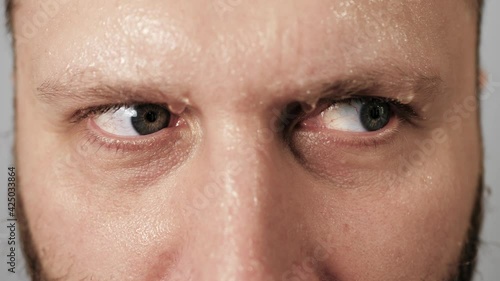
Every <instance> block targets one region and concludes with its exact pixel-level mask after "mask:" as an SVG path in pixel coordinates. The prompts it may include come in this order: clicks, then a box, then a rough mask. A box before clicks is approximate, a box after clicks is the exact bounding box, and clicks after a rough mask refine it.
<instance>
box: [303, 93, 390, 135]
mask: <svg viewBox="0 0 500 281" xmlns="http://www.w3.org/2000/svg"><path fill="white" fill-rule="evenodd" d="M394 103H395V102H392V101H390V100H385V99H381V98H364V97H359V98H349V99H345V100H340V101H333V102H329V104H327V105H324V106H320V107H319V108H318V109H319V110H318V111H316V112H317V113H318V114H314V115H313V117H311V118H309V119H307V120H305V121H304V122H303V123H302V125H303V126H305V127H310V126H311V125H312V126H319V127H321V128H327V129H331V130H337V131H345V132H356V133H360V132H375V131H379V130H382V129H384V128H385V127H386V126H387V125H388V124H389V123H390V121H391V120H392V119H393V118H394V117H395V110H394V107H395V106H396V104H394ZM326 106H328V107H326ZM325 108H326V109H325ZM319 111H320V112H319ZM311 119H312V120H311Z"/></svg>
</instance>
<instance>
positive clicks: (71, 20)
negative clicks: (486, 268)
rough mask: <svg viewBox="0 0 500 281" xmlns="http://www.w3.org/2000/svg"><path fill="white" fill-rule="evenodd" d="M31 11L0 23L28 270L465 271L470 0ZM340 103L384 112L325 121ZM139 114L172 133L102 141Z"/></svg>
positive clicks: (470, 200) (375, 275) (273, 274)
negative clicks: (390, 111) (362, 123)
mask: <svg viewBox="0 0 500 281" xmlns="http://www.w3.org/2000/svg"><path fill="white" fill-rule="evenodd" d="M41 2H43V1H36V0H26V1H23V2H22V3H16V5H15V9H14V15H15V16H14V17H13V27H14V35H15V36H16V43H15V50H16V72H15V77H16V111H17V115H16V159H17V167H18V170H19V171H20V174H21V177H20V186H22V187H21V188H20V190H19V192H20V199H22V200H20V201H21V202H22V205H18V216H19V218H20V220H21V221H24V222H25V224H24V225H23V228H22V233H21V234H22V236H23V242H24V249H25V252H26V255H27V257H28V262H29V264H30V266H31V271H32V276H33V279H34V280H103V281H107V280H144V281H155V280H158V281H159V280H266V281H268V280H276V281H278V280H279V281H281V280H293V281H297V280H339V281H343V280H367V281H370V280H374V281H378V280H439V281H440V280H444V281H451V280H471V276H472V273H473V269H474V264H475V255H476V251H477V240H478V237H477V235H478V231H479V226H480V221H481V220H480V218H481V191H482V189H481V186H482V184H481V180H480V179H481V178H482V174H481V172H482V164H481V163H482V158H481V140H480V132H479V126H478V114H477V110H478V109H477V106H475V105H474V106H470V100H471V97H472V100H473V101H475V97H476V93H477V84H476V81H477V79H476V78H477V67H476V65H477V57H476V50H477V46H476V44H477V40H478V39H477V29H476V26H477V24H476V22H477V21H478V19H477V14H476V13H475V12H474V11H475V9H473V8H471V7H470V5H471V4H470V2H466V1H455V0H442V1H431V0H419V1H414V0H404V1H400V0H398V1H391V0H381V1H370V0H364V1H356V2H355V3H354V2H352V1H340V0H317V1H310V0H295V1H234V2H231V1H229V2H230V5H229V4H228V2H224V1H223V3H222V4H221V3H219V2H216V1H214V3H207V2H206V1H201V0H199V1H197V0H193V1H164V0H148V1H139V0H137V1H134V0H129V1H120V2H119V3H117V2H114V1H94V0H86V1H77V0H74V1H60V2H58V3H59V4H58V5H59V6H58V7H59V8H58V10H57V13H54V14H53V15H51V16H50V20H49V21H47V22H46V24H44V26H43V28H38V29H37V32H36V33H35V34H34V35H33V36H31V35H30V36H29V38H28V36H26V33H25V30H24V29H23V26H24V24H25V23H26V20H27V19H28V21H29V19H35V18H36V12H37V11H39V10H40V9H41V8H42V7H41ZM221 5H222V6H221ZM221 7H222V8H221ZM353 97H355V98H360V100H361V101H362V102H366V101H367V100H369V98H370V97H372V98H373V97H377V98H381V99H383V100H384V101H386V100H388V101H389V102H390V104H391V107H393V108H394V111H395V116H394V118H391V121H389V122H388V123H387V125H386V126H385V127H384V128H383V129H381V130H378V131H372V132H355V131H349V130H345V129H339V128H337V127H338V125H343V126H346V125H345V122H344V123H340V122H337V121H336V117H335V116H336V115H328V114H326V113H324V112H332V111H334V110H335V108H336V107H330V106H331V105H332V104H334V105H335V104H336V105H337V106H340V105H341V106H342V109H343V110H346V112H350V113H352V112H354V113H356V112H358V111H359V108H357V107H355V106H356V101H357V100H355V101H352V100H351V101H349V102H347V103H346V102H344V101H345V100H348V99H352V98H353ZM138 104H155V105H162V106H164V107H165V108H166V109H168V110H169V112H170V114H171V115H172V119H171V121H172V122H170V123H169V124H171V125H169V127H168V128H165V129H163V130H160V131H158V132H156V133H154V134H151V135H144V136H122V135H120V134H119V133H118V132H120V133H121V132H123V131H124V129H123V130H120V131H114V132H110V131H109V129H107V130H105V129H103V128H112V127H113V126H108V125H109V123H107V122H112V121H109V120H108V121H106V122H103V121H102V120H103V119H102V118H103V117H102V116H107V115H106V114H108V115H109V114H112V113H113V112H119V111H117V110H118V108H117V106H118V107H119V106H125V107H127V106H133V105H138ZM346 105H347V106H346ZM113 106H115V107H113ZM108 107H109V108H111V110H110V109H109V108H108ZM353 107H355V108H356V110H354V111H352V110H351V111H348V110H349V109H350V108H353ZM328 110H330V111H328ZM332 116H333V117H332ZM340 120H341V121H342V122H343V121H345V120H344V119H340ZM113 122H116V120H115V121H113ZM113 124H115V123H113ZM348 124H351V123H348ZM347 127H349V128H351V127H350V126H347Z"/></svg>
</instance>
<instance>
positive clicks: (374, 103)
mask: <svg viewBox="0 0 500 281" xmlns="http://www.w3.org/2000/svg"><path fill="white" fill-rule="evenodd" d="M391 116H392V112H391V107H390V105H389V103H388V102H385V101H382V100H376V99H372V100H369V101H367V102H366V103H364V104H363V106H362V107H361V110H360V115H359V118H360V121H361V124H362V125H363V127H364V128H365V129H366V130H367V131H370V132H373V131H378V130H380V129H382V128H384V127H385V126H386V125H387V124H389V121H390V119H391Z"/></svg>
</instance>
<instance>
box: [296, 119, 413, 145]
mask: <svg viewBox="0 0 500 281" xmlns="http://www.w3.org/2000/svg"><path fill="white" fill-rule="evenodd" d="M401 126H404V120H401V119H400V118H391V120H390V121H389V123H388V124H387V126H386V127H385V128H384V129H382V130H380V131H375V132H349V131H340V130H334V129H326V128H321V127H317V126H307V124H305V125H304V124H302V123H301V124H300V125H298V127H297V128H296V133H297V134H300V135H302V136H305V135H306V134H308V135H310V134H315V135H320V136H321V137H322V138H324V140H325V141H327V142H329V143H331V144H332V145H343V146H347V147H368V146H374V145H382V144H385V143H389V142H391V140H392V139H393V138H394V137H395V134H397V133H399V132H400V128H401Z"/></svg>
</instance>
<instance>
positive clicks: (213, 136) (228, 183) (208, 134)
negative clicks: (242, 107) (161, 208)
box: [189, 114, 283, 280]
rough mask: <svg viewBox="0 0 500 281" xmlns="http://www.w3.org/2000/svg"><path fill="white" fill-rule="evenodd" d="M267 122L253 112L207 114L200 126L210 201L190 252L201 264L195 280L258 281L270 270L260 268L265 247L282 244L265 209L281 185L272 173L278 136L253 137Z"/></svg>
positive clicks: (262, 266)
mask: <svg viewBox="0 0 500 281" xmlns="http://www.w3.org/2000/svg"><path fill="white" fill-rule="evenodd" d="M257 115H258V114H257ZM212 117H213V116H212ZM267 125H268V122H267V121H266V119H265V118H257V117H255V115H254V116H246V114H233V115H231V114H228V115H225V116H220V117H217V118H212V119H211V121H210V122H209V123H208V124H207V125H206V128H205V129H204V130H205V133H204V137H203V139H204V140H203V143H204V144H203V148H202V151H201V152H200V154H202V155H203V156H202V157H201V158H202V159H204V160H203V162H205V163H206V164H205V165H206V171H208V174H207V175H206V176H205V177H206V179H205V180H208V181H210V182H209V183H207V184H208V185H210V186H211V187H210V188H207V190H208V191H207V195H209V196H207V197H210V199H208V201H209V202H208V203H207V204H206V208H204V210H203V211H202V212H200V213H199V216H198V219H197V226H196V228H197V231H198V232H199V233H200V235H197V236H196V238H195V241H193V243H192V244H191V246H190V247H192V249H191V250H189V252H190V256H191V259H194V260H196V261H197V264H199V265H200V266H198V267H197V269H196V270H195V276H196V277H197V278H198V280H263V279H255V278H263V277H264V275H265V274H272V273H271V272H270V271H269V268H267V269H266V266H264V264H268V263H269V262H270V261H269V260H267V261H266V260H265V259H266V258H265V257H266V256H269V255H268V254H267V253H268V252H270V251H272V249H270V248H269V245H273V247H276V248H283V247H281V246H279V244H280V242H279V241H276V240H277V239H276V236H275V235H274V234H272V233H273V232H274V233H278V232H280V231H279V228H280V227H281V226H280V225H278V224H275V225H273V226H272V227H271V228H270V227H269V226H270V225H271V219H270V218H271V217H275V216H272V215H271V214H270V213H269V212H273V210H272V208H270V206H272V205H273V204H272V202H271V201H273V200H274V198H276V197H275V196H276V195H277V194H279V193H280V191H279V190H280V189H282V188H283V186H280V185H282V182H281V181H280V180H279V178H280V176H279V173H277V169H278V167H279V165H280V164H279V162H280V160H279V159H280V157H279V155H277V154H278V153H279V152H277V151H278V149H276V148H277V147H276V146H277V145H276V141H277V140H275V139H274V137H272V138H271V137H268V138H266V139H264V138H259V137H258V133H259V132H260V131H262V130H263V129H265V128H266V126H267ZM196 253H204V254H202V255H196ZM207 254H209V255H210V258H209V259H206V255H207ZM280 260H281V259H280Z"/></svg>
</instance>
